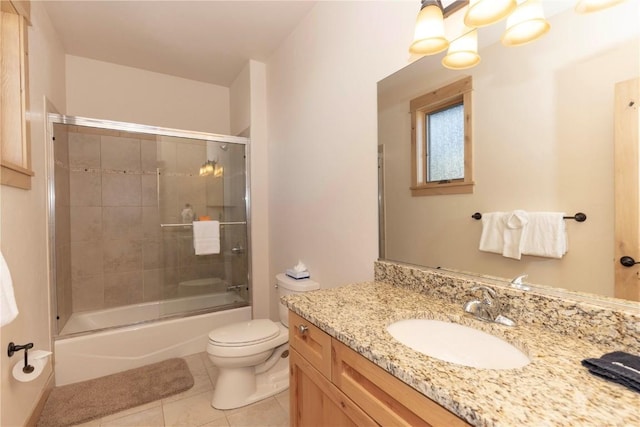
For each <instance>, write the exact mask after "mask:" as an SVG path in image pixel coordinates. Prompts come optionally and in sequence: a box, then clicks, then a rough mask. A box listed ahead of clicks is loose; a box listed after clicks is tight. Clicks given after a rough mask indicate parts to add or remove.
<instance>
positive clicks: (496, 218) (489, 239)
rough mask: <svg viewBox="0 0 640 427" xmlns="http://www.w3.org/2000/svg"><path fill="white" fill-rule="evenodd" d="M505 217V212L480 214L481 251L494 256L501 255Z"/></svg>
mask: <svg viewBox="0 0 640 427" xmlns="http://www.w3.org/2000/svg"><path fill="white" fill-rule="evenodd" d="M506 216H507V213H506V212H488V213H484V214H482V234H481V235H480V250H481V251H483V252H493V253H496V254H501V253H502V248H503V247H504V228H505V218H506Z"/></svg>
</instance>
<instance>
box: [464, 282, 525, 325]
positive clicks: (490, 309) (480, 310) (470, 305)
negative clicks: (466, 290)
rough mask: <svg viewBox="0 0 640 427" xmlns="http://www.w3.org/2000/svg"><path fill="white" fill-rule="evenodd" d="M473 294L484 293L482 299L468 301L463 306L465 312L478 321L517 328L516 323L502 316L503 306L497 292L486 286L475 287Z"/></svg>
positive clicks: (472, 289)
mask: <svg viewBox="0 0 640 427" xmlns="http://www.w3.org/2000/svg"><path fill="white" fill-rule="evenodd" d="M471 291H472V292H476V291H482V299H473V300H471V301H467V303H466V304H465V305H464V306H463V309H464V312H465V313H467V314H470V315H471V316H473V317H475V318H476V319H478V320H482V321H484V322H491V323H499V324H501V325H505V326H515V324H516V322H514V321H513V320H511V319H509V318H508V317H506V316H504V315H502V304H501V303H500V301H499V300H498V295H497V294H496V292H495V291H494V290H493V289H491V288H488V287H486V286H474V287H473V288H471Z"/></svg>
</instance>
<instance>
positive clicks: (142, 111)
mask: <svg viewBox="0 0 640 427" xmlns="http://www.w3.org/2000/svg"><path fill="white" fill-rule="evenodd" d="M66 66H67V72H66V83H67V114H69V115H72V116H82V117H91V118H96V119H105V120H116V121H123V122H131V123H139V124H145V125H152V126H162V127H168V128H175V129H185V130H196V131H202V132H212V133H218V134H223V135H227V134H229V89H228V88H226V87H222V86H216V85H212V84H208V83H202V82H197V81H193V80H187V79H182V78H179V77H173V76H169V75H166V74H159V73H154V72H151V71H145V70H141V69H138V68H131V67H124V66H121V65H116V64H111V63H108V62H102V61H96V60H93V59H88V58H81V57H78V56H72V55H67V57H66Z"/></svg>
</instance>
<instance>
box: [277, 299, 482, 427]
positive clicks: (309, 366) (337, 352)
mask: <svg viewBox="0 0 640 427" xmlns="http://www.w3.org/2000/svg"><path fill="white" fill-rule="evenodd" d="M289 345H290V349H291V358H290V373H291V378H290V380H291V382H290V405H291V421H290V424H291V426H293V427H297V426H309V425H313V426H343V425H345V426H351V425H358V426H361V425H383V426H434V427H437V426H447V427H449V426H469V425H470V424H468V423H466V422H465V421H464V420H462V419H460V418H458V417H457V416H456V415H454V414H453V413H451V412H449V411H448V410H446V409H445V408H443V407H442V406H440V405H438V404H437V403H435V402H434V401H432V400H431V399H429V398H427V397H426V396H424V395H422V394H421V393H419V392H418V391H416V390H414V389H413V388H411V387H410V386H408V385H407V384H405V383H403V382H402V381H400V380H398V379H397V378H395V377H394V376H393V375H391V374H389V373H388V372H386V371H385V370H384V369H382V368H380V367H379V366H377V365H375V364H374V363H372V362H371V361H369V360H367V359H366V358H364V357H363V356H361V355H360V354H358V353H357V352H355V351H353V350H352V349H350V348H349V347H347V346H346V345H344V344H342V343H341V342H339V341H338V340H336V339H334V338H332V337H331V336H329V335H328V334H326V333H325V332H323V331H322V330H320V329H319V328H317V327H316V326H314V325H313V324H311V323H310V322H309V321H307V320H305V319H303V318H302V317H300V316H298V315H297V314H295V313H293V312H291V311H290V312H289Z"/></svg>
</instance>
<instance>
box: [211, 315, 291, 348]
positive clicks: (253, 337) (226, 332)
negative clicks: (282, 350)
mask: <svg viewBox="0 0 640 427" xmlns="http://www.w3.org/2000/svg"><path fill="white" fill-rule="evenodd" d="M279 333H280V328H279V327H278V325H276V323H274V322H273V321H271V320H269V319H254V320H250V321H248V322H238V323H233V324H231V325H226V326H222V327H220V328H217V329H214V330H213V331H211V332H210V333H209V343H210V344H213V345H216V346H220V347H244V346H247V345H254V344H259V343H262V342H265V341H269V340H271V339H273V338H275V337H276V336H278V334H279Z"/></svg>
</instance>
